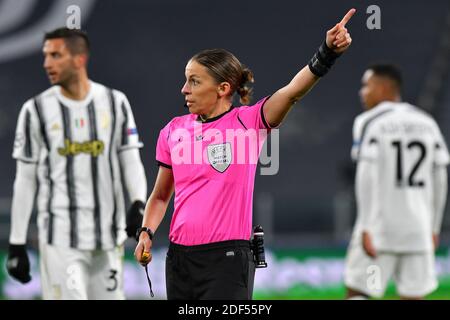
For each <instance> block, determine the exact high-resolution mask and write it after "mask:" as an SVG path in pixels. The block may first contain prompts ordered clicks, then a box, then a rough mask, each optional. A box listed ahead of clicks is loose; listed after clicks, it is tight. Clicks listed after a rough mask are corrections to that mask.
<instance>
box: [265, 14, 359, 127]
mask: <svg viewBox="0 0 450 320" xmlns="http://www.w3.org/2000/svg"><path fill="white" fill-rule="evenodd" d="M355 12H356V10H355V9H350V10H349V11H348V12H347V14H346V15H345V16H344V17H343V18H342V20H341V21H340V22H339V23H337V24H336V25H335V26H334V27H333V28H331V29H330V30H328V31H327V34H326V39H325V41H324V42H323V43H322V45H321V46H320V47H319V50H318V51H317V52H316V53H315V54H314V56H313V57H312V59H311V61H310V62H309V63H308V65H307V66H305V67H304V68H303V69H302V70H300V72H299V73H297V75H296V76H295V77H294V78H293V79H292V80H291V82H290V83H289V84H288V85H286V86H285V87H283V88H281V89H279V90H278V91H277V92H275V93H274V94H273V95H272V96H271V97H270V98H269V99H268V100H267V102H266V103H265V105H264V116H265V119H266V121H267V122H268V123H269V124H270V126H271V127H276V126H278V125H280V124H281V122H282V121H283V119H284V118H285V117H286V115H287V113H288V112H289V110H290V109H291V107H292V105H293V104H294V103H295V102H297V101H298V100H299V99H301V98H302V97H303V96H304V95H305V94H306V93H308V91H309V90H311V88H312V87H313V86H314V85H315V84H316V83H317V81H318V80H319V79H320V78H321V77H322V76H324V75H325V74H326V73H327V72H328V71H329V70H330V68H331V66H332V65H333V64H334V62H335V61H336V59H337V58H338V57H339V56H340V55H341V54H342V53H343V52H344V51H345V50H347V49H348V48H349V47H350V44H351V43H352V38H351V37H350V34H349V33H348V31H347V29H346V28H345V25H346V24H347V23H348V22H349V20H350V18H351V17H352V16H353V15H354V14H355Z"/></svg>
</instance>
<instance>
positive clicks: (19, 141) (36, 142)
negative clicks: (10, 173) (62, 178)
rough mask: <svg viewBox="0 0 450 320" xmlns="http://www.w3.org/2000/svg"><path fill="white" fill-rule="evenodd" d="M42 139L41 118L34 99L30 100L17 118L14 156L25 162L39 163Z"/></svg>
mask: <svg viewBox="0 0 450 320" xmlns="http://www.w3.org/2000/svg"><path fill="white" fill-rule="evenodd" d="M40 141H41V135H40V131H39V119H38V117H37V115H36V111H35V109H34V103H33V100H28V101H27V102H26V103H25V104H24V105H23V107H22V109H21V110H20V113H19V118H18V120H17V127H16V132H15V138H14V147H13V153H12V157H13V158H14V159H16V160H21V161H24V162H30V163H37V162H38V161H39V153H40V146H41V143H40Z"/></svg>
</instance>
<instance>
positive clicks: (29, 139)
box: [25, 110, 33, 158]
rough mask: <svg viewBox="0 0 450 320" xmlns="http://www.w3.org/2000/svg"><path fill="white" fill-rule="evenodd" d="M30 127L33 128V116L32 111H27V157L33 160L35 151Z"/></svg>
mask: <svg viewBox="0 0 450 320" xmlns="http://www.w3.org/2000/svg"><path fill="white" fill-rule="evenodd" d="M30 126H31V115H30V111H28V110H27V111H26V113H25V157H27V158H32V156H33V149H32V147H33V146H32V144H31V134H30Z"/></svg>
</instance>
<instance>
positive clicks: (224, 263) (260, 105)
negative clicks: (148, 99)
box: [135, 9, 356, 300]
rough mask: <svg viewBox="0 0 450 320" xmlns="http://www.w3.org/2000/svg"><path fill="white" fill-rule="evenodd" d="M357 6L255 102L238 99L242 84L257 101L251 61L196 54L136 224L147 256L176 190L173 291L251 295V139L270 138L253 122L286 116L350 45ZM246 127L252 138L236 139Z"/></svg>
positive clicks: (170, 261)
mask: <svg viewBox="0 0 450 320" xmlns="http://www.w3.org/2000/svg"><path fill="white" fill-rule="evenodd" d="M355 11H356V10H355V9H351V10H350V11H349V12H348V13H347V14H346V15H345V16H344V18H343V19H342V21H341V22H339V23H338V24H336V25H335V26H334V27H333V28H332V29H330V30H329V31H328V32H327V34H326V39H325V41H324V43H323V44H322V45H321V46H320V47H319V49H318V51H317V52H316V53H315V54H314V56H313V58H312V59H311V61H310V62H309V63H308V65H307V66H305V67H304V68H303V69H302V70H301V71H300V72H299V73H298V74H297V75H296V76H295V77H294V78H293V79H292V81H291V82H290V83H289V84H288V85H286V86H285V87H283V88H281V89H279V90H278V91H277V92H275V93H274V94H273V95H271V96H270V97H265V98H263V99H262V100H260V101H259V102H257V103H256V104H254V105H251V106H242V107H233V106H232V100H233V94H234V93H235V92H237V94H239V96H240V101H241V103H242V104H244V105H248V103H249V99H250V90H249V88H247V87H246V86H245V84H246V83H247V82H249V81H253V76H252V73H251V71H250V70H249V69H247V68H245V67H244V66H243V65H242V64H241V63H240V62H239V60H238V59H237V58H236V57H235V56H234V55H232V54H231V53H229V52H228V51H226V50H223V49H212V50H205V51H202V52H200V53H198V54H196V55H195V56H193V57H192V58H191V59H190V60H189V62H188V63H187V65H186V70H185V74H186V83H185V84H184V86H183V88H182V90H181V92H182V94H183V95H184V96H185V100H186V105H187V107H188V108H189V112H190V114H187V115H184V116H181V117H176V118H174V119H172V120H171V121H170V122H169V123H168V124H167V125H166V126H165V127H164V128H163V129H162V130H161V131H160V134H159V138H158V143H157V147H156V160H157V161H158V164H159V172H158V176H157V178H156V182H155V186H154V189H153V191H152V194H151V195H150V197H149V199H148V201H147V205H146V208H145V214H144V219H143V224H142V228H139V229H138V230H137V234H136V238H137V240H138V244H137V246H136V250H135V257H136V260H137V261H139V262H140V263H141V264H142V265H146V264H147V263H149V262H150V260H151V247H152V241H153V234H154V232H155V231H156V229H157V228H158V226H159V224H160V223H161V220H162V219H163V217H164V215H165V212H166V209H167V206H168V203H169V201H170V199H171V197H172V194H173V192H174V191H175V200H174V212H173V216H172V221H171V224H170V234H169V239H170V245H169V250H168V253H167V258H166V286H167V298H168V299H177V300H178V299H183V300H194V299H244V300H247V299H251V298H252V293H253V279H254V274H255V273H254V272H255V269H254V268H255V264H254V261H253V254H252V252H251V249H250V244H249V239H250V237H251V226H252V198H253V187H254V177H255V171H256V166H257V163H256V161H251V160H250V159H249V158H251V151H250V150H249V148H250V147H249V145H250V144H252V143H258V146H260V145H262V142H263V141H261V140H264V138H261V135H258V134H251V132H252V131H253V133H254V132H256V131H260V130H265V131H266V132H268V131H270V129H271V128H274V127H277V126H279V125H280V124H281V122H282V121H283V119H284V118H285V116H286V115H287V113H288V112H289V110H290V108H291V107H292V105H293V104H294V103H295V102H296V101H298V100H299V99H301V98H302V97H303V96H304V95H305V94H306V93H307V92H308V91H309V90H310V89H311V88H312V87H313V86H314V84H315V83H316V82H317V81H318V80H319V79H320V78H321V77H322V76H324V75H325V74H326V73H327V72H328V71H329V69H330V68H331V66H332V65H333V63H334V62H335V60H336V59H337V58H338V57H339V55H340V54H342V53H343V52H344V51H345V50H347V49H348V48H349V46H350V44H351V42H352V39H351V38H350V34H349V33H348V32H347V29H346V28H345V25H346V23H347V22H348V21H349V20H350V18H351V17H352V16H353V14H354V13H355ZM230 132H231V133H235V134H234V135H231V134H230ZM239 132H240V134H244V135H246V137H249V139H250V140H251V143H248V144H246V143H244V147H242V146H241V147H236V140H238V139H239V137H236V136H238V134H237V133H239ZM230 136H231V137H230ZM258 139H259V141H258ZM259 151H260V147H258V148H257V149H256V152H257V154H259ZM242 153H245V154H246V155H247V157H245V156H243V155H242ZM243 159H244V161H243Z"/></svg>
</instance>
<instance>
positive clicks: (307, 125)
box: [0, 0, 450, 299]
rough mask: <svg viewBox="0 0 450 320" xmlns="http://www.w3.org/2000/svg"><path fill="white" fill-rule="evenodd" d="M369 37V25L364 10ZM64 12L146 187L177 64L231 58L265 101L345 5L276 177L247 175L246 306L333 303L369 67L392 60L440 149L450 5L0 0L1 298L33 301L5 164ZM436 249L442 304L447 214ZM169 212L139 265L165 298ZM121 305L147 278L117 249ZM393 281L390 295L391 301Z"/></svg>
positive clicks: (291, 124) (176, 94)
mask: <svg viewBox="0 0 450 320" xmlns="http://www.w3.org/2000/svg"><path fill="white" fill-rule="evenodd" d="M372 4H376V5H378V6H379V7H380V9H381V29H380V30H369V29H368V28H367V26H366V21H367V19H368V18H369V16H370V14H368V13H366V10H367V8H368V6H369V5H372ZM70 5H78V6H79V7H80V8H81V22H82V28H83V29H84V30H86V31H87V32H88V34H89V36H90V38H91V42H92V56H91V60H90V66H89V71H90V78H91V79H93V80H95V81H98V82H100V83H104V84H106V85H108V86H110V87H114V88H117V89H119V90H122V91H123V92H125V93H126V94H127V96H128V98H129V100H130V102H131V105H132V108H133V111H134V115H135V118H136V122H137V125H138V129H139V133H140V137H141V140H142V141H143V142H144V144H145V147H144V148H143V149H142V153H141V155H142V158H143V161H144V165H145V167H146V174H147V179H148V184H149V190H151V188H152V186H153V182H154V179H155V175H156V172H157V166H156V164H155V160H154V155H155V151H154V150H155V144H156V139H157V134H158V132H159V130H160V129H161V128H162V127H163V126H164V125H165V124H166V123H167V122H168V121H169V120H170V119H171V118H172V117H174V116H177V115H180V114H183V113H185V109H184V108H183V103H184V102H183V101H184V100H183V97H182V95H181V94H180V89H181V86H182V84H183V82H184V67H185V64H186V62H187V60H188V59H189V58H190V57H191V56H192V55H193V54H195V53H196V52H197V51H199V50H201V49H204V48H212V47H223V48H226V49H228V50H230V51H232V52H233V53H234V54H235V55H236V56H237V57H238V58H239V59H240V60H241V62H243V63H244V64H246V65H247V66H249V67H250V68H251V69H252V70H253V72H254V74H255V80H256V81H255V84H254V97H255V99H257V98H260V97H263V96H266V95H269V94H271V93H273V92H274V91H275V90H276V89H278V88H279V87H280V86H282V85H283V84H285V83H286V82H287V81H289V80H290V79H291V77H292V76H293V75H294V74H295V73H296V72H297V71H298V70H299V68H301V67H302V66H303V65H305V64H306V63H307V61H308V60H309V59H310V57H311V55H312V54H313V53H314V51H315V49H316V48H317V47H318V46H319V44H320V43H321V41H323V39H324V35H325V32H326V30H327V29H328V28H329V27H331V26H333V24H334V23H336V22H337V21H339V20H338V19H340V18H341V17H342V16H343V15H344V14H345V13H346V12H347V10H348V9H349V8H351V7H354V8H356V9H357V10H358V12H357V14H356V15H355V16H354V17H353V19H352V21H351V22H350V24H349V25H348V29H349V30H350V32H351V35H352V38H353V45H352V48H351V49H350V50H349V51H348V52H347V53H346V54H345V55H344V56H343V57H342V58H341V59H340V60H339V61H338V62H337V64H336V65H335V67H334V68H333V70H332V72H330V74H328V75H327V76H326V77H325V78H324V79H323V80H322V81H321V82H320V83H319V84H318V85H317V87H316V88H315V89H314V90H313V91H312V92H311V93H310V94H309V95H308V96H307V97H306V98H305V99H304V100H302V102H301V103H299V104H298V105H297V106H296V107H295V108H294V109H293V110H292V111H291V114H290V116H289V117H288V119H287V121H286V122H285V124H284V125H283V126H282V128H281V130H280V163H279V172H278V174H276V175H273V176H261V175H259V174H258V175H257V178H256V185H255V193H254V220H255V224H256V223H260V224H262V225H263V227H264V229H265V233H266V237H265V240H266V247H267V256H268V262H269V268H267V269H263V270H258V271H257V274H256V286H255V298H262V299H341V298H343V295H344V290H343V284H342V276H343V267H344V256H345V249H346V246H347V243H348V241H349V238H350V233H351V229H352V224H353V222H354V219H355V205H354V194H353V175H354V167H353V164H352V163H351V161H350V156H349V155H350V147H351V143H352V141H351V139H352V138H351V130H352V122H353V119H354V117H355V116H356V115H357V114H358V113H360V112H361V111H362V109H361V105H360V103H359V98H358V90H359V88H360V79H361V76H362V73H363V71H364V70H365V68H366V67H367V65H368V64H370V63H372V62H378V61H390V62H394V63H396V64H398V65H399V66H400V67H401V68H402V70H403V73H404V80H405V85H404V92H403V98H404V100H406V101H408V102H411V103H413V104H418V105H419V106H421V107H422V108H424V109H425V110H427V111H428V112H430V113H431V114H433V115H434V116H435V118H436V119H437V121H438V123H439V124H440V126H441V129H442V132H443V134H444V136H445V137H446V140H447V142H450V77H449V71H450V69H449V64H450V1H448V0H433V1H425V0H410V1H406V0H396V1H388V0H378V1H376V3H374V2H373V1H366V0H362V1H348V0H344V1H339V2H338V1H331V0H327V1H326V0H316V1H290V0H278V1H268V0H264V1H262V0H247V1H242V0H228V1H227V2H226V3H224V2H220V1H207V0H152V1H143V0H126V1H125V0H109V1H105V0H102V1H100V0H97V1H94V0H62V1H61V0H59V1H57V0H54V1H50V0H48V1H47V0H0V70H1V71H0V145H1V146H2V147H3V148H2V150H3V151H2V152H1V153H0V163H1V172H2V173H1V177H2V179H1V181H0V263H1V268H0V297H1V298H3V299H33V298H34V299H36V298H39V297H40V285H39V273H38V267H37V260H36V259H37V254H38V253H37V251H36V248H37V234H36V228H35V220H34V218H33V222H32V225H31V226H30V230H29V240H28V243H29V249H30V252H31V253H32V268H33V281H32V282H31V283H29V284H28V285H26V286H21V285H19V284H18V283H17V282H14V281H12V280H10V279H9V278H8V277H7V276H6V271H5V261H4V260H5V254H6V250H7V245H8V235H9V214H10V208H11V197H12V185H13V181H14V172H15V162H14V161H13V160H12V158H11V152H12V145H13V138H14V129H15V125H16V120H17V116H18V113H19V110H20V107H21V106H22V104H23V103H24V102H25V101H26V100H27V99H28V98H30V97H31V96H33V95H35V94H37V93H39V92H41V91H43V90H44V89H46V88H47V87H48V86H49V84H48V82H47V79H46V75H45V74H44V72H43V70H42V62H43V59H42V55H41V53H40V49H41V44H42V36H43V33H44V31H48V30H51V29H53V28H55V27H59V26H62V25H63V24H65V21H66V19H67V17H68V14H67V13H66V9H67V7H68V6H70ZM448 211H449V206H447V212H446V214H445V216H444V223H443V230H442V243H441V248H440V249H439V251H438V272H439V275H440V282H441V286H440V289H439V290H438V291H437V292H436V293H435V294H433V295H432V296H431V298H436V299H450V251H449V247H450V212H448ZM170 216H171V209H170V210H169V212H168V213H167V215H166V217H165V220H164V221H163V224H162V225H161V227H160V228H159V230H158V232H157V240H156V241H155V254H154V255H155V256H154V260H153V262H152V264H151V267H150V274H151V277H152V281H153V283H154V291H155V294H156V298H160V299H164V298H165V287H164V257H165V250H166V247H167V244H168V239H167V238H168V237H167V235H168V227H169V222H170ZM126 247H127V250H126V251H127V256H126V263H125V268H126V271H125V290H126V294H127V297H128V298H137V299H140V298H144V299H145V298H147V297H148V288H147V284H146V280H145V273H144V271H143V269H142V268H141V267H139V266H138V265H137V264H136V263H134V262H133V260H132V252H133V249H134V243H133V241H131V240H129V242H127V243H126ZM393 293H394V290H393V288H392V286H391V287H390V288H389V290H388V298H389V297H393Z"/></svg>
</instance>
